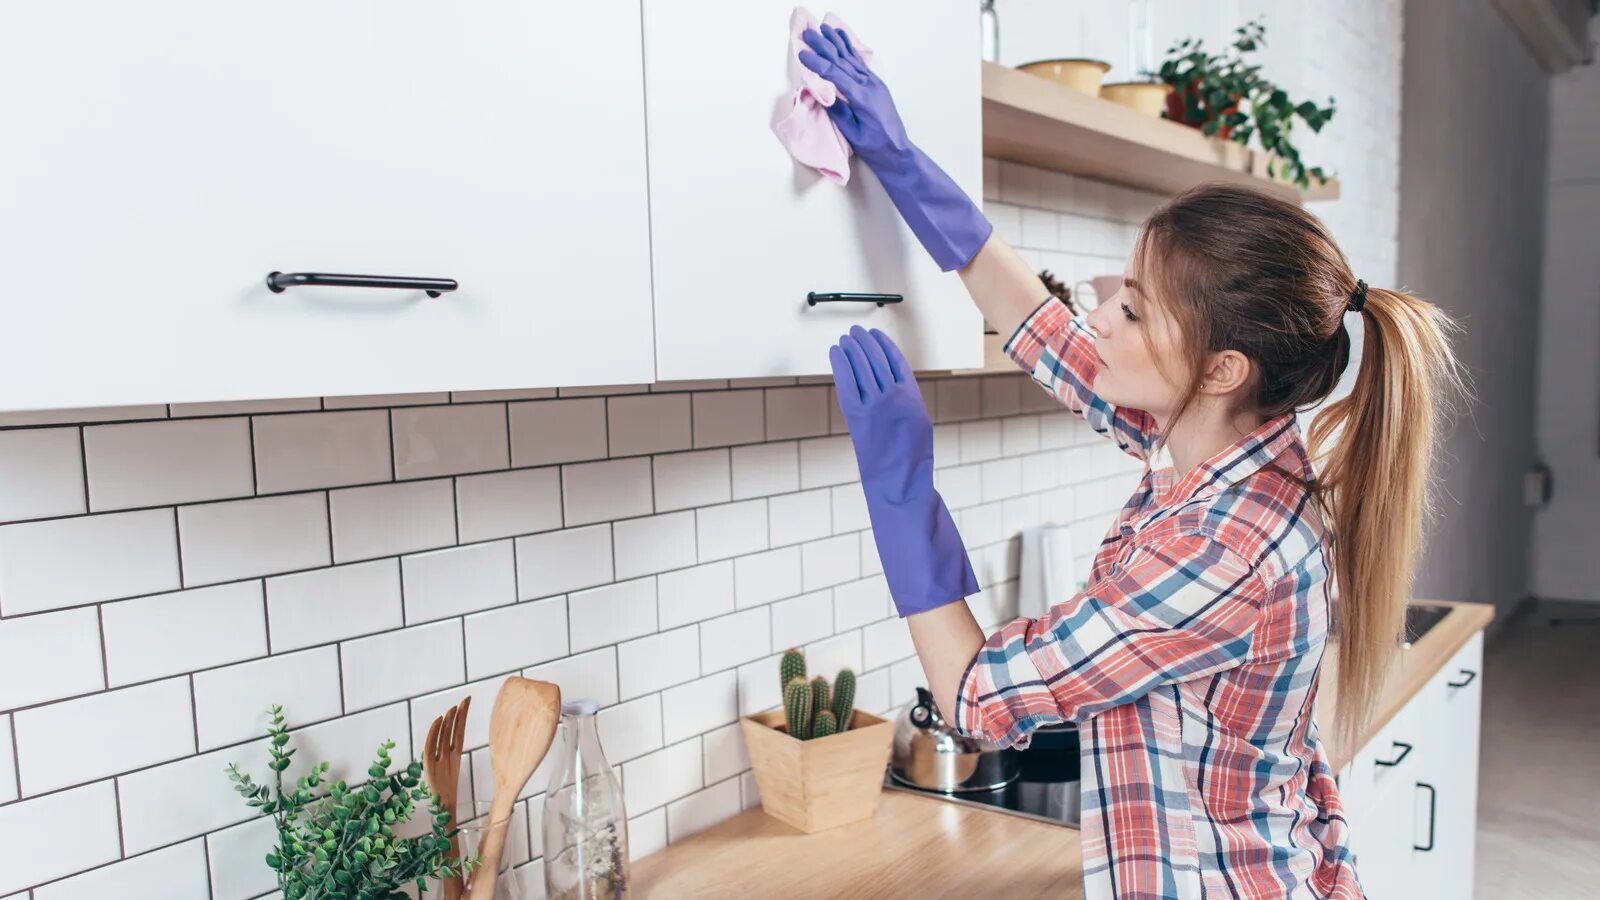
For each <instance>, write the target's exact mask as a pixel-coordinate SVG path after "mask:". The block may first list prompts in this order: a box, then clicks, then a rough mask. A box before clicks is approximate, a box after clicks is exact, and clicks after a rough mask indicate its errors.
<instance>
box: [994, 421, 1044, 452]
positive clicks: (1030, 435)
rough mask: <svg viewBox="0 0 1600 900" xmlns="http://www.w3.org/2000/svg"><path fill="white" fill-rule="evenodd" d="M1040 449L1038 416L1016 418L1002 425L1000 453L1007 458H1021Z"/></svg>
mask: <svg viewBox="0 0 1600 900" xmlns="http://www.w3.org/2000/svg"><path fill="white" fill-rule="evenodd" d="M1038 449H1039V419H1038V417H1037V416H1015V417H1013V418H1009V419H1005V420H1002V421H1001V423H1000V452H1001V453H1004V454H1005V455H1006V456H1021V455H1022V454H1024V453H1034V452H1037V451H1038Z"/></svg>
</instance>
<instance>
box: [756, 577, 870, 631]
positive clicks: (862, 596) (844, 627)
mask: <svg viewBox="0 0 1600 900" xmlns="http://www.w3.org/2000/svg"><path fill="white" fill-rule="evenodd" d="M894 612H895V610H894V604H893V603H892V602H891V601H890V599H889V582H888V581H887V580H885V579H884V577H883V576H882V575H876V576H873V577H871V578H863V579H861V580H860V581H852V582H849V583H847V584H841V585H839V586H838V587H835V588H834V589H833V619H834V631H835V632H843V631H849V630H851V629H853V628H860V627H861V626H863V625H866V624H868V623H869V622H876V621H878V620H880V619H883V618H885V617H887V616H890V615H893V614H894ZM807 640H816V638H815V637H811V638H807ZM779 643H782V642H781V641H780V642H779Z"/></svg>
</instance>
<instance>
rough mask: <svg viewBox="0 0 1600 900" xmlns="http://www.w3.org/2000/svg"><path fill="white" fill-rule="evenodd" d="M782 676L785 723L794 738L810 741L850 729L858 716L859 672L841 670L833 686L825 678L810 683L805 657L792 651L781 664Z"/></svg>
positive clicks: (795, 650) (788, 651) (817, 678)
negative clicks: (852, 720) (853, 720)
mask: <svg viewBox="0 0 1600 900" xmlns="http://www.w3.org/2000/svg"><path fill="white" fill-rule="evenodd" d="M779 675H780V677H782V678H783V712H784V719H785V720H786V722H787V723H788V728H789V734H790V735H791V736H792V737H794V738H795V739H797V740H802V741H809V740H811V739H812V738H819V737H827V736H828V735H830V734H838V733H840V732H843V731H848V730H849V729H850V718H851V716H853V715H854V714H855V699H856V673H855V672H853V671H851V670H850V669H840V670H839V677H838V678H837V679H836V680H835V681H834V682H833V683H832V684H829V683H828V679H826V678H824V677H822V676H821V675H817V676H815V677H814V678H812V679H811V680H809V681H807V680H806V658H805V654H804V653H802V652H801V651H799V650H797V649H795V648H793V647H790V648H789V649H788V650H786V651H784V654H783V659H782V661H781V662H780V663H779ZM825 722H826V723H827V724H824V723H825Z"/></svg>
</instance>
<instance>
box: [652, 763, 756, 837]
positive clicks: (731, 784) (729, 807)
mask: <svg viewBox="0 0 1600 900" xmlns="http://www.w3.org/2000/svg"><path fill="white" fill-rule="evenodd" d="M739 809H740V806H739V779H737V778H729V779H728V780H726V781H723V782H721V783H720V784H714V785H712V786H710V787H708V788H706V789H705V790H701V791H696V792H694V793H693V794H690V795H689V796H687V797H684V798H683V799H681V800H677V801H675V802H673V803H670V804H668V805H667V840H669V841H681V840H683V839H684V838H687V837H690V836H692V835H694V834H696V833H698V832H701V831H704V830H705V829H707V828H710V827H711V826H712V825H715V824H717V823H718V822H721V821H722V820H723V819H726V818H728V817H730V816H734V815H737V814H738V813H739Z"/></svg>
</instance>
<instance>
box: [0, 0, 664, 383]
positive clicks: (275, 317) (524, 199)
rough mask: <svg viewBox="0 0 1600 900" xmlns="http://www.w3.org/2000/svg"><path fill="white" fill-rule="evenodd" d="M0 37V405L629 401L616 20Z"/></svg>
mask: <svg viewBox="0 0 1600 900" xmlns="http://www.w3.org/2000/svg"><path fill="white" fill-rule="evenodd" d="M0 33H3V34H5V35H6V36H7V38H8V40H7V42H6V51H5V53H3V54H0V108H3V109H4V112H5V118H6V129H5V130H6V137H5V139H4V140H3V141H0V170H3V171H4V172H5V173H6V174H5V177H4V178H3V179H0V185H3V187H0V247H4V248H5V253H6V273H5V274H6V282H7V284H6V298H5V305H4V307H3V308H0V309H3V312H0V328H3V329H4V331H5V333H6V334H7V336H8V338H9V340H8V341H7V347H6V352H5V353H3V354H0V408H7V409H19V408H42V407H71V406H81V405H103V404H123V403H140V402H152V401H154V402H162V401H194V400H224V399H245V398H258V397H288V396H304V395H317V394H352V393H387V392H404V391H421V390H442V389H458V390H460V389H476V388H510V387H529V386H549V385H554V384H567V385H578V384H593V383H619V382H639V381H649V380H651V375H652V373H653V364H652V360H651V332H650V307H649V303H650V298H649V256H648V246H649V240H648V238H649V234H648V227H649V224H648V211H647V207H648V197H647V194H646V182H645V174H646V173H645V162H644V155H645V147H644V108H643V107H644V101H643V62H642V59H641V57H640V53H639V42H640V24H639V7H638V4H637V3H636V2H633V0H588V2H584V3H556V4H548V3H526V2H513V0H485V2H481V3H472V4H465V5H458V4H446V3H435V2H424V0H340V2H336V3H328V2H318V0H281V2H275V3H265V4H260V3H258V4H240V3H216V2H210V0H149V2H141V3H119V2H112V0H58V2H51V3H7V4H4V5H3V6H0ZM274 270H279V271H283V272H332V273H351V274H364V275H387V276H424V277H441V278H451V279H455V280H457V281H458V282H459V285H460V287H459V290H456V291H454V292H451V293H445V294H444V295H442V296H440V297H438V298H430V297H429V296H427V295H426V294H425V293H423V292H421V291H417V290H380V289H371V288H353V287H343V288H338V287H292V288H289V289H288V290H287V291H285V292H283V293H273V292H271V291H269V290H268V289H267V287H266V285H265V283H264V279H265V277H266V276H267V274H268V273H269V272H272V271H274Z"/></svg>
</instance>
